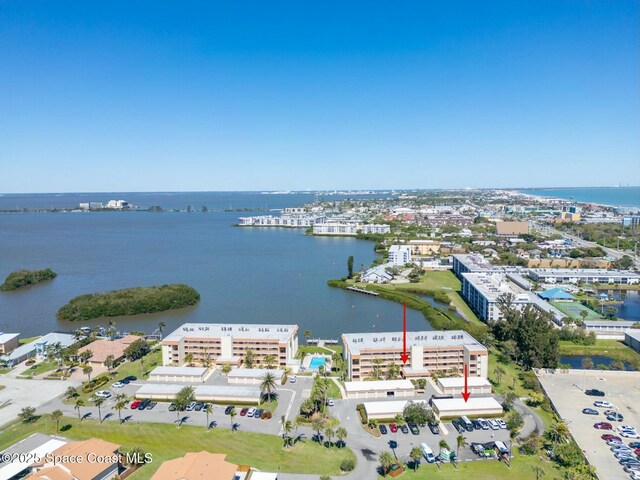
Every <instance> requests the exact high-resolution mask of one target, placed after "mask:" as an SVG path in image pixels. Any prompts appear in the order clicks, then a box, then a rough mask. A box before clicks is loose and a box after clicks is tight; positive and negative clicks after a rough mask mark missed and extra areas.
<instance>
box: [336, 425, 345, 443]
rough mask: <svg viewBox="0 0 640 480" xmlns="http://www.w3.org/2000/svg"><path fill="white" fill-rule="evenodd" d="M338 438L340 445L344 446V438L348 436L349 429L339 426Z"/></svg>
mask: <svg viewBox="0 0 640 480" xmlns="http://www.w3.org/2000/svg"><path fill="white" fill-rule="evenodd" d="M336 438H337V439H338V440H339V441H338V444H339V446H340V447H342V446H343V445H344V444H345V443H344V439H345V438H347V429H346V428H344V427H338V428H337V429H336Z"/></svg>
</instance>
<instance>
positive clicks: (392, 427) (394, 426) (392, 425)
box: [389, 423, 398, 433]
mask: <svg viewBox="0 0 640 480" xmlns="http://www.w3.org/2000/svg"><path fill="white" fill-rule="evenodd" d="M389 430H391V433H396V432H397V431H398V425H396V424H395V423H390V424H389Z"/></svg>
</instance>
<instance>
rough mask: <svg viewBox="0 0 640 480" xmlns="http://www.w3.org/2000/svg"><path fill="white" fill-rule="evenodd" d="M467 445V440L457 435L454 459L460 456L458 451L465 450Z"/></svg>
mask: <svg viewBox="0 0 640 480" xmlns="http://www.w3.org/2000/svg"><path fill="white" fill-rule="evenodd" d="M468 445H469V444H468V443H467V438H466V437H465V436H464V435H458V437H457V438H456V457H459V456H460V449H461V448H465V447H466V446H468Z"/></svg>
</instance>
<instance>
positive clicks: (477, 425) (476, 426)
mask: <svg viewBox="0 0 640 480" xmlns="http://www.w3.org/2000/svg"><path fill="white" fill-rule="evenodd" d="M471 423H473V429H474V430H482V424H481V423H480V420H477V419H476V420H471Z"/></svg>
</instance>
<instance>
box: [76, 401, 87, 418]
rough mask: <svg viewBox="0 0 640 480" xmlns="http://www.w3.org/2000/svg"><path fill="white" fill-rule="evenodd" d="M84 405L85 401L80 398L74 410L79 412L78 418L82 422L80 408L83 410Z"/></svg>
mask: <svg viewBox="0 0 640 480" xmlns="http://www.w3.org/2000/svg"><path fill="white" fill-rule="evenodd" d="M84 405H85V403H84V400H83V399H81V398H79V399H78V400H76V406H75V407H74V408H75V409H76V410H77V412H78V418H79V419H80V420H82V417H81V416H80V408H81V407H84Z"/></svg>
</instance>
